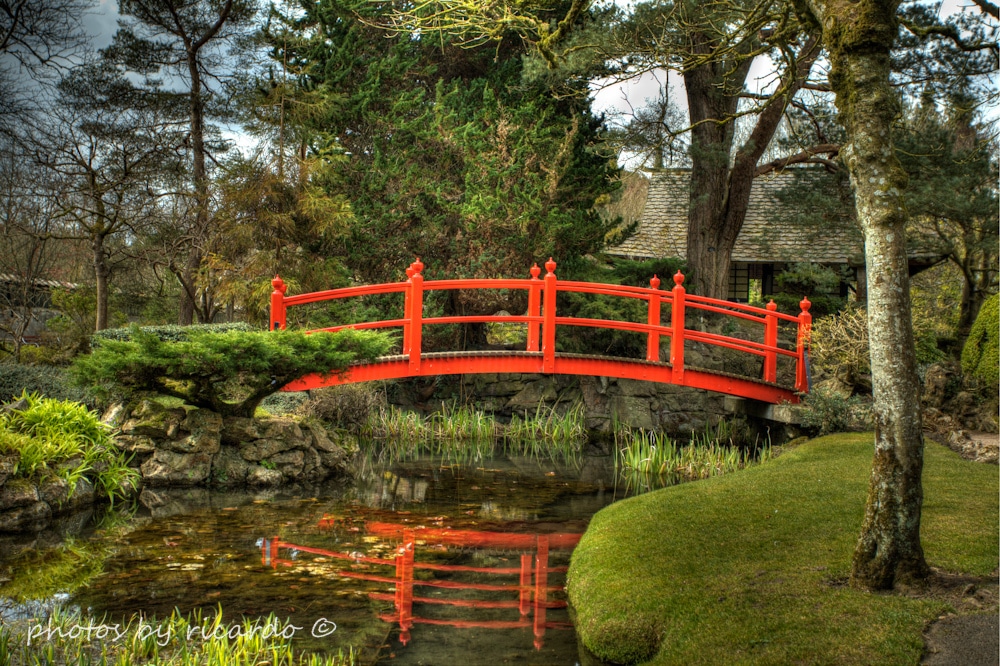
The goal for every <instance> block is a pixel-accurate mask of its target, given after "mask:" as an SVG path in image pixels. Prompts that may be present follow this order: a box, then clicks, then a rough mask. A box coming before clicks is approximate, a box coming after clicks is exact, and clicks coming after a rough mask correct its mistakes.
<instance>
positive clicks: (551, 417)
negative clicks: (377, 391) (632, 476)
mask: <svg viewBox="0 0 1000 666" xmlns="http://www.w3.org/2000/svg"><path fill="white" fill-rule="evenodd" d="M361 434H362V435H363V436H364V437H363V439H364V440H365V441H367V442H368V446H369V450H368V453H369V455H371V456H373V457H382V456H386V457H388V458H389V460H390V461H395V460H405V459H408V458H412V457H414V456H417V455H421V454H426V455H432V456H440V457H442V458H445V459H448V460H452V461H455V462H471V461H475V460H481V459H483V458H486V457H489V456H491V455H494V454H496V453H497V452H506V453H512V454H516V455H529V456H533V457H540V456H562V457H573V456H574V455H576V454H577V453H579V451H580V448H581V446H582V444H583V442H584V441H586V436H587V435H586V429H585V428H584V424H583V409H582V406H577V407H574V408H572V409H569V410H567V411H565V412H564V413H562V414H560V413H559V412H558V411H557V410H556V409H555V408H551V409H548V410H547V409H546V408H545V407H544V406H539V407H538V409H536V411H535V415H534V417H527V416H526V417H523V418H522V417H518V416H514V417H513V418H512V419H511V421H510V423H503V422H501V421H499V420H497V418H496V417H495V416H494V415H493V414H489V413H485V412H481V411H478V410H476V409H474V408H473V407H471V406H469V405H458V404H457V403H452V404H450V405H445V406H444V407H443V408H442V409H441V411H439V412H435V413H433V414H431V415H429V416H427V417H423V416H421V415H420V414H417V413H416V412H411V411H404V410H401V409H399V408H397V407H394V406H388V407H384V406H383V407H380V408H379V409H376V410H373V411H372V412H371V414H370V415H369V419H368V422H367V423H366V424H365V426H364V427H363V428H362V429H361Z"/></svg>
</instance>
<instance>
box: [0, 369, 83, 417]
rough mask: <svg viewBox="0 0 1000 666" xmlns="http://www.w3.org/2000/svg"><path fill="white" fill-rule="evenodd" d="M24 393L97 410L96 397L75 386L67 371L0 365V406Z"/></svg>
mask: <svg viewBox="0 0 1000 666" xmlns="http://www.w3.org/2000/svg"><path fill="white" fill-rule="evenodd" d="M24 392H28V393H37V394H39V395H42V396H45V397H46V398H53V399H56V400H72V401H74V402H82V403H84V404H85V405H87V406H89V407H95V406H96V400H95V397H94V396H93V395H92V394H91V393H90V392H89V391H87V390H86V389H83V388H80V387H78V386H74V385H73V381H72V376H71V375H70V373H69V371H67V370H64V369H62V368H55V367H51V366H43V365H21V364H18V363H0V402H8V401H10V400H13V399H15V398H17V397H18V396H20V395H21V394H22V393H24Z"/></svg>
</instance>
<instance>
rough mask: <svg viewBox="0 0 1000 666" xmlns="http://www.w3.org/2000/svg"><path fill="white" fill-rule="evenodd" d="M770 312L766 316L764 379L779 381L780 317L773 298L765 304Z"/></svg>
mask: <svg viewBox="0 0 1000 666" xmlns="http://www.w3.org/2000/svg"><path fill="white" fill-rule="evenodd" d="M764 307H765V308H767V311H768V312H769V313H770V314H768V315H766V316H765V317H764V346H765V347H766V349H765V350H764V381H765V382H776V381H778V317H777V315H776V314H775V312H776V311H777V309H778V305H777V303H775V302H774V299H771V300H770V302H768V304H767V305H765V306H764Z"/></svg>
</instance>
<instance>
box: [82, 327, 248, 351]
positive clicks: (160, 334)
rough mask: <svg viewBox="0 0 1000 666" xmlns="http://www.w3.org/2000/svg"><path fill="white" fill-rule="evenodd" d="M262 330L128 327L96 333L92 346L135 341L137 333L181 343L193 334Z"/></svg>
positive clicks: (244, 328)
mask: <svg viewBox="0 0 1000 666" xmlns="http://www.w3.org/2000/svg"><path fill="white" fill-rule="evenodd" d="M260 330H261V329H260V328H257V327H254V326H251V325H250V324H247V323H245V322H242V321H238V322H232V323H228V324H194V325H192V326H177V325H176V324H174V325H169V326H127V327H125V328H107V329H105V330H103V331H97V332H96V333H94V335H93V338H92V341H91V344H94V345H99V344H101V343H102V342H103V341H105V340H117V341H119V342H127V341H129V340H132V339H133V335H134V334H135V331H139V332H141V333H146V334H150V335H155V336H156V337H157V338H158V339H160V340H163V341H164V342H179V341H181V340H187V339H189V337H190V336H191V334H192V333H203V332H206V331H208V332H211V333H226V332H228V331H260Z"/></svg>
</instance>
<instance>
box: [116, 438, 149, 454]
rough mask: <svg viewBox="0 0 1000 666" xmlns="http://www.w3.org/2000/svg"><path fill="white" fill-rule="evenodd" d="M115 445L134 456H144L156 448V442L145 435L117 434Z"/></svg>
mask: <svg viewBox="0 0 1000 666" xmlns="http://www.w3.org/2000/svg"><path fill="white" fill-rule="evenodd" d="M115 445H116V446H117V447H118V448H119V449H121V450H122V451H125V452H126V453H131V454H132V455H134V456H146V455H148V454H150V453H152V452H153V451H155V450H156V442H155V441H153V438H152V437H147V436H146V435H119V436H118V437H116V438H115Z"/></svg>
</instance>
